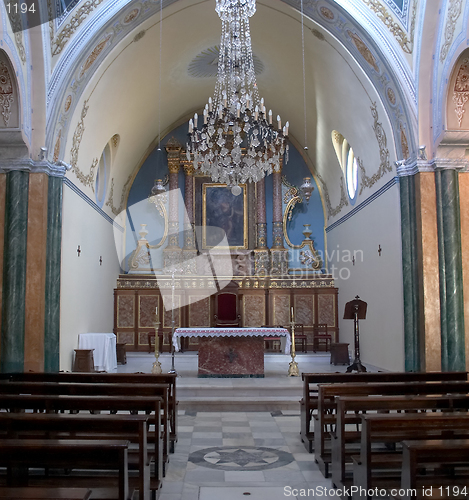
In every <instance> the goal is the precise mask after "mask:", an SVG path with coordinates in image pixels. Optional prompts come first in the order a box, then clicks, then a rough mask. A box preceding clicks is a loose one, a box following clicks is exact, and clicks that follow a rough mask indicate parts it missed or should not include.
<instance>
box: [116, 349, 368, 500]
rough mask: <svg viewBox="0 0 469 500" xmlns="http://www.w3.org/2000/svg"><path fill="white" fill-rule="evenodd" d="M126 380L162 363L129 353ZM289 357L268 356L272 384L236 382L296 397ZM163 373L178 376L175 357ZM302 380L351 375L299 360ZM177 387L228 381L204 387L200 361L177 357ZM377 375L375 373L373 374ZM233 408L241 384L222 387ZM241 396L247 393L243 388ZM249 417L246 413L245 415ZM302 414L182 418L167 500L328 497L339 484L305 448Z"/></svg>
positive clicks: (164, 359)
mask: <svg viewBox="0 0 469 500" xmlns="http://www.w3.org/2000/svg"><path fill="white" fill-rule="evenodd" d="M127 360H128V362H127V364H126V365H122V366H119V367H118V371H119V372H135V371H141V372H151V368H152V363H153V361H154V360H155V358H154V356H152V355H150V354H142V353H138V354H137V353H136V354H133V353H129V354H128V356H127ZM290 360H291V358H290V357H288V356H285V355H279V354H274V355H266V378H265V379H234V380H236V381H237V382H238V383H241V384H242V385H243V384H244V385H245V386H248V385H250V384H252V385H258V384H261V383H264V384H268V385H273V386H280V387H283V388H284V389H285V388H286V389H288V388H290V389H291V390H292V391H293V390H295V391H296V390H297V389H298V388H300V387H301V377H288V376H287V372H288V362H289V361H290ZM160 361H161V364H162V368H163V371H165V372H167V371H169V370H170V369H171V366H172V360H171V357H170V355H169V354H163V355H162V356H160ZM297 361H298V364H299V368H300V372H301V371H304V372H336V371H341V372H342V371H345V369H346V366H333V365H330V363H329V356H328V355H324V354H322V355H320V354H318V355H309V354H308V355H305V354H303V355H299V356H297ZM175 368H176V371H177V372H178V375H179V377H178V382H177V387H178V388H180V389H181V390H182V389H184V387H193V386H195V385H196V384H199V385H201V384H202V385H203V384H208V385H210V384H219V383H220V379H197V376H196V373H197V355H196V354H194V353H184V354H179V353H178V354H177V356H176V359H175ZM367 368H368V369H369V371H375V370H376V368H375V367H367ZM222 380H223V381H224V383H225V385H226V390H225V391H224V393H223V395H221V396H220V400H223V399H225V400H229V398H230V395H232V392H230V391H232V390H233V389H232V388H231V385H232V384H234V382H232V381H230V380H228V379H222ZM238 389H239V388H238ZM240 409H242V407H241V408H240ZM299 430H300V415H299V404H298V409H297V410H273V411H259V412H256V411H254V412H246V411H229V412H225V411H211V412H208V411H185V410H183V411H180V412H179V425H178V437H179V440H178V442H177V444H176V449H175V453H174V454H172V455H171V456H170V462H169V466H168V469H167V473H166V477H165V479H164V482H163V488H162V491H161V494H160V500H237V499H240V500H241V499H246V498H249V499H250V500H280V499H285V498H291V499H295V498H304V497H312V496H323V497H327V496H329V495H327V491H328V490H330V489H331V487H332V486H331V482H330V480H328V479H325V478H324V477H323V475H322V474H321V472H320V471H319V470H318V467H317V466H316V464H315V462H314V454H309V453H307V451H306V449H305V447H304V445H303V443H302V442H301V440H300V435H299Z"/></svg>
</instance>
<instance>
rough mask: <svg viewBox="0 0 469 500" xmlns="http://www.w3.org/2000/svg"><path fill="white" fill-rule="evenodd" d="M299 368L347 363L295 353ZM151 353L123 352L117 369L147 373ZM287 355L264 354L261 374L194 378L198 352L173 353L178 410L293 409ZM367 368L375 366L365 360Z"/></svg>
mask: <svg viewBox="0 0 469 500" xmlns="http://www.w3.org/2000/svg"><path fill="white" fill-rule="evenodd" d="M295 359H296V361H297V362H298V367H299V370H300V373H301V372H321V373H331V372H345V371H346V369H347V366H345V365H338V366H334V365H331V364H330V355H329V353H320V354H319V353H318V354H312V353H311V354H309V353H308V354H298V355H297V356H296V358H295ZM154 360H155V356H154V355H153V354H148V353H137V352H131V353H128V354H127V364H126V365H119V366H118V367H117V371H118V372H119V373H132V372H138V371H140V372H144V373H151V368H152V365H153V362H154ZM290 361H291V356H289V355H286V354H277V353H276V354H265V356H264V374H265V377H264V378H202V379H201V378H198V377H197V373H198V356H197V353H194V352H183V353H176V355H175V368H176V371H177V373H178V379H177V398H178V400H179V410H181V411H183V410H187V411H205V412H207V411H208V412H220V411H286V410H288V411H297V412H298V414H299V408H300V407H299V401H300V399H301V398H302V381H301V376H300V377H289V376H288V364H289V363H290ZM160 362H161V366H162V369H163V372H168V371H169V370H170V369H171V355H170V354H169V353H164V354H162V355H160ZM366 368H367V370H368V371H378V368H376V367H373V366H370V365H369V364H368V363H366Z"/></svg>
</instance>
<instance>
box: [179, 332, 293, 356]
mask: <svg viewBox="0 0 469 500" xmlns="http://www.w3.org/2000/svg"><path fill="white" fill-rule="evenodd" d="M181 337H280V343H281V350H282V351H284V352H285V354H290V348H291V339H290V332H289V331H288V330H287V329H286V328H274V327H272V328H249V327H248V328H176V330H175V331H174V334H173V346H174V349H175V350H176V352H177V351H179V350H180V348H181Z"/></svg>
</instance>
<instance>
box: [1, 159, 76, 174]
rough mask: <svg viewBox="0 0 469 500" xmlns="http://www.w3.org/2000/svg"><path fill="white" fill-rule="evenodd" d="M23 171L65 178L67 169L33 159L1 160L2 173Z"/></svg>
mask: <svg viewBox="0 0 469 500" xmlns="http://www.w3.org/2000/svg"><path fill="white" fill-rule="evenodd" d="M13 170H21V171H24V172H30V173H35V174H36V173H44V174H47V175H50V176H52V177H65V173H66V168H65V167H63V166H61V165H57V164H55V163H51V162H49V161H46V160H41V161H34V160H31V158H22V159H17V160H4V159H1V160H0V173H6V172H11V171H13Z"/></svg>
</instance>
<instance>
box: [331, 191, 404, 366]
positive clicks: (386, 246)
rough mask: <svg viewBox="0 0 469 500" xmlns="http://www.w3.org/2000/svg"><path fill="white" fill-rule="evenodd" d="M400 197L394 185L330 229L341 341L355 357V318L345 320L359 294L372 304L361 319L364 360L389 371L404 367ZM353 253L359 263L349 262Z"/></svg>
mask: <svg viewBox="0 0 469 500" xmlns="http://www.w3.org/2000/svg"><path fill="white" fill-rule="evenodd" d="M370 194H371V193H370ZM364 198H366V197H365V196H364ZM399 199H400V197H399V184H395V185H394V186H392V187H391V188H390V189H388V190H387V191H385V192H384V193H383V194H381V195H380V196H379V197H377V198H376V199H374V200H373V201H372V202H371V203H370V204H368V205H367V206H365V207H363V208H362V209H361V210H359V211H358V212H357V213H355V214H354V215H353V216H352V217H351V218H349V219H348V220H345V221H344V222H343V223H342V224H340V225H338V226H336V227H334V228H332V229H331V230H330V231H329V232H328V233H327V248H328V254H329V256H330V257H331V258H330V260H329V271H330V272H332V270H333V268H332V266H335V273H334V274H335V277H336V281H335V284H336V286H337V287H338V288H339V328H340V341H341V342H348V343H349V344H350V345H349V348H350V350H351V353H352V360H353V354H354V349H353V347H354V341H353V320H344V319H342V318H343V316H344V308H345V304H346V302H349V301H350V300H353V299H354V298H355V296H356V295H359V296H360V298H361V299H362V300H364V301H365V302H367V304H368V310H367V317H366V319H365V320H362V321H360V358H361V361H362V363H363V364H364V365H365V366H367V364H369V365H373V366H376V367H378V368H381V369H384V370H390V371H403V370H404V310H403V307H404V304H403V288H402V259H401V251H402V249H401V225H400V201H399ZM379 246H381V249H382V251H381V256H379V254H378V248H379ZM332 252H334V253H332ZM354 252H355V259H356V262H355V265H353V264H352V262H350V261H348V260H349V259H348V257H349V254H350V255H353V253H354ZM338 255H339V258H338Z"/></svg>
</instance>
